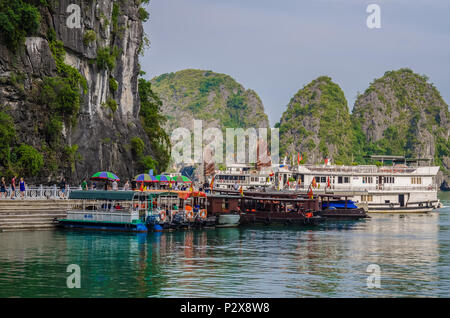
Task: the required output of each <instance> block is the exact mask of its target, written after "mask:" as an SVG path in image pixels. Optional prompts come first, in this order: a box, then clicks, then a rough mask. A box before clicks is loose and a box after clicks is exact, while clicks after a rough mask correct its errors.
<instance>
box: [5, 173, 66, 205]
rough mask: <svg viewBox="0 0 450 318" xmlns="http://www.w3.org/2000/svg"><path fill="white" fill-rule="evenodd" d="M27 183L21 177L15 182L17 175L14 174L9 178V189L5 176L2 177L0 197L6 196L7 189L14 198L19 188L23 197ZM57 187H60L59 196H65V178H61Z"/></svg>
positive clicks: (12, 198)
mask: <svg viewBox="0 0 450 318" xmlns="http://www.w3.org/2000/svg"><path fill="white" fill-rule="evenodd" d="M27 187H28V186H27V184H26V182H25V180H24V178H23V177H21V178H20V179H19V181H18V182H17V176H14V177H12V178H11V181H10V185H9V190H8V186H7V184H6V180H5V177H2V179H1V182H0V199H3V198H5V199H6V198H8V191H9V192H10V193H9V197H10V198H11V200H14V199H15V198H16V191H17V190H19V192H20V198H25V197H26V196H27V195H26V191H27ZM59 188H60V191H61V192H60V197H61V198H64V197H65V196H66V190H67V183H66V179H65V178H63V179H62V180H61V182H60V184H59Z"/></svg>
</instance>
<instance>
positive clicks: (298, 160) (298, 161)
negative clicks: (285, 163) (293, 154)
mask: <svg viewBox="0 0 450 318" xmlns="http://www.w3.org/2000/svg"><path fill="white" fill-rule="evenodd" d="M300 161H301V160H300V153H299V152H297V164H298V165H299V164H300Z"/></svg>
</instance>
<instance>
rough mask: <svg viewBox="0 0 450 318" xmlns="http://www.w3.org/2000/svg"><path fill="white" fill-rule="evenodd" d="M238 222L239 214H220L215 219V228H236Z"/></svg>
mask: <svg viewBox="0 0 450 318" xmlns="http://www.w3.org/2000/svg"><path fill="white" fill-rule="evenodd" d="M240 220H241V216H240V215H239V214H220V215H218V216H217V218H216V227H237V226H239V224H240Z"/></svg>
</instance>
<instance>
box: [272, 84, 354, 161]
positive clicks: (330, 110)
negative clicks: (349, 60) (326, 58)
mask: <svg viewBox="0 0 450 318" xmlns="http://www.w3.org/2000/svg"><path fill="white" fill-rule="evenodd" d="M278 125H279V128H280V156H281V157H282V158H283V157H284V156H285V154H286V153H287V154H288V156H290V155H293V154H295V155H296V154H297V152H300V153H302V154H303V157H304V160H305V162H309V163H316V162H322V159H323V158H333V159H334V161H335V162H337V163H351V150H352V149H351V147H352V143H353V130H352V124H351V118H350V113H349V110H348V106H347V100H346V99H345V96H344V92H343V91H342V89H341V88H340V87H339V85H337V84H336V83H334V82H333V81H332V80H331V78H329V77H327V76H322V77H319V78H317V79H315V80H313V81H312V82H311V83H309V84H308V85H306V86H305V87H303V88H302V89H300V90H299V91H298V92H297V93H296V94H295V96H294V97H293V98H292V99H291V101H290V102H289V104H288V105H287V109H286V111H285V112H284V113H283V115H282V117H281V120H280V123H279V124H277V126H278Z"/></svg>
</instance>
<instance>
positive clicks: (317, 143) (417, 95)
mask: <svg viewBox="0 0 450 318" xmlns="http://www.w3.org/2000/svg"><path fill="white" fill-rule="evenodd" d="M449 120H450V116H449V110H448V105H447V104H446V103H445V101H444V100H443V99H442V97H441V95H440V93H439V91H438V90H437V89H436V88H435V87H434V85H433V84H431V83H429V82H428V78H427V77H426V76H422V75H418V74H415V73H414V72H413V71H412V70H410V69H406V68H404V69H400V70H397V71H389V72H386V73H385V74H384V76H383V77H381V78H379V79H376V80H375V81H374V82H373V83H371V84H370V86H369V87H368V88H367V89H366V91H365V92H364V93H363V94H360V95H359V96H358V98H357V100H356V102H355V106H354V108H353V113H352V114H350V113H349V111H348V107H347V101H346V99H345V96H344V93H343V92H342V90H341V89H340V88H339V86H338V85H337V84H335V83H333V82H332V80H331V79H330V78H329V77H326V76H322V77H319V78H318V79H316V80H314V81H312V82H311V83H310V84H308V85H306V86H305V87H304V88H303V89H300V90H299V91H298V92H297V94H295V96H294V97H293V98H292V99H291V101H290V102H289V104H288V106H287V109H286V111H285V112H284V113H283V115H282V117H281V120H280V123H279V124H277V125H279V127H280V156H281V157H283V156H284V155H285V153H287V154H288V155H289V156H290V155H295V154H296V153H297V152H300V153H302V154H303V157H304V158H305V161H306V162H309V163H319V162H323V161H322V160H323V158H325V157H329V158H332V159H333V161H334V162H335V163H338V164H339V163H344V164H353V163H358V164H364V163H368V160H367V159H366V158H365V156H367V155H373V154H385V155H402V156H403V155H404V156H407V157H414V158H432V162H433V164H436V165H440V166H441V172H440V173H439V175H438V180H437V183H438V184H442V187H443V188H448V186H449V184H450V182H449V171H450V141H449V134H450V121H449Z"/></svg>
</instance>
